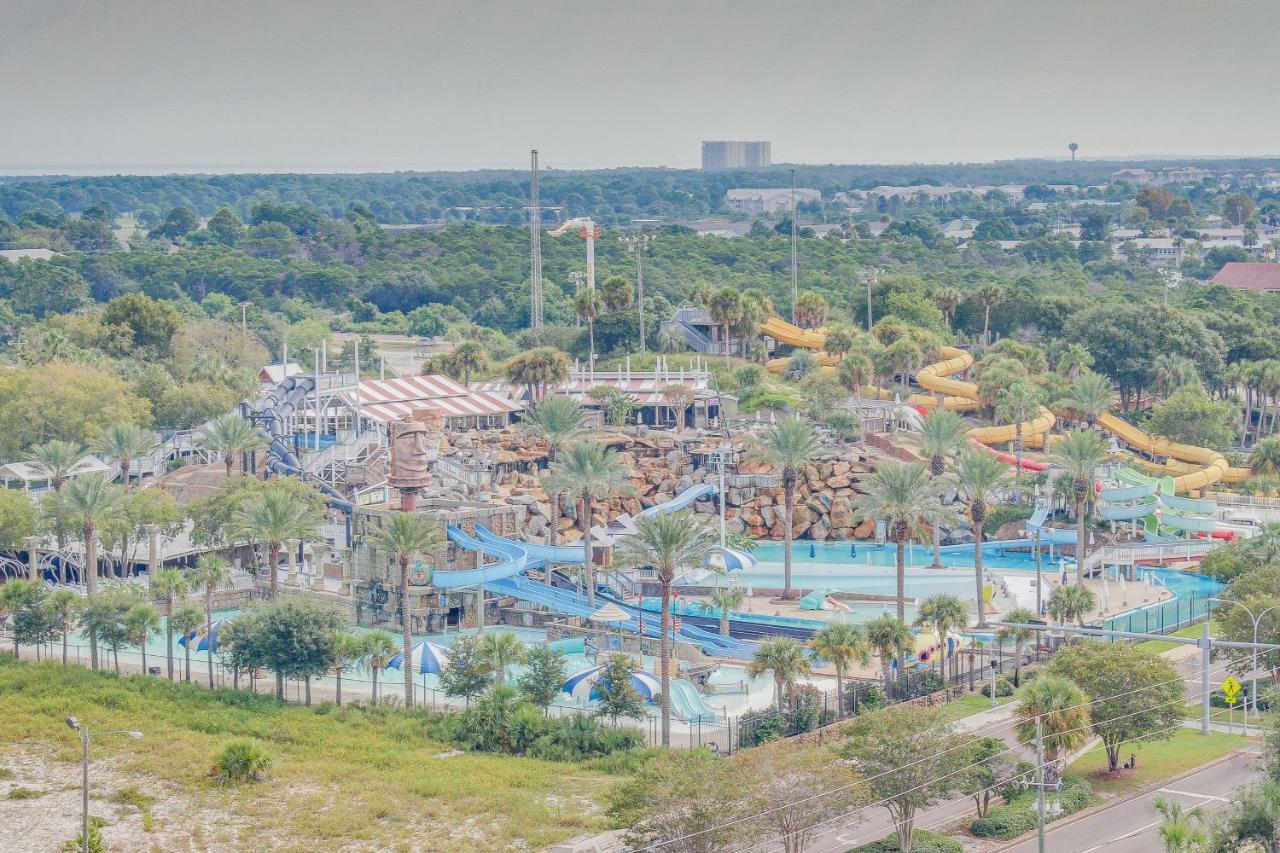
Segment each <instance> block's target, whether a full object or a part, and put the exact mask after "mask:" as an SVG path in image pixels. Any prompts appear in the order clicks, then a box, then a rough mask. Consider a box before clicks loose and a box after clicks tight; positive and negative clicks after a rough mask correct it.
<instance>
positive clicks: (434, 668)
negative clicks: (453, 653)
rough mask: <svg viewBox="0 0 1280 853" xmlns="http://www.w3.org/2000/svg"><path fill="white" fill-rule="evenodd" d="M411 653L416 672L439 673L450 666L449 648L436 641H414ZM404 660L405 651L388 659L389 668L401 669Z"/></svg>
mask: <svg viewBox="0 0 1280 853" xmlns="http://www.w3.org/2000/svg"><path fill="white" fill-rule="evenodd" d="M409 654H410V655H411V656H412V657H411V660H412V661H413V663H412V664H411V668H412V670H413V671H414V672H417V673H423V672H430V673H436V674H437V675H438V674H439V673H440V671H441V670H443V669H446V668H448V666H449V650H448V649H447V648H445V647H444V646H440V645H436V644H435V643H428V642H422V643H414V644H413V645H412V646H411V647H410V648H409ZM403 662H404V652H401V653H400V654H398V655H396V656H395V657H393V658H392V659H391V660H389V661H387V667H388V668H389V669H399V668H400V665H401V664H402V663H403Z"/></svg>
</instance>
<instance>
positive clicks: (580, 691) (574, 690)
mask: <svg viewBox="0 0 1280 853" xmlns="http://www.w3.org/2000/svg"><path fill="white" fill-rule="evenodd" d="M603 676H604V667H603V666H593V667H591V668H590V669H584V670H583V671H582V672H578V673H574V674H573V675H571V676H569V678H568V680H566V681H565V683H564V687H562V688H561V689H562V690H563V691H564V692H565V693H568V694H569V695H570V696H572V697H574V698H575V699H584V700H588V701H590V700H592V699H599V698H600V695H599V694H598V693H597V692H596V685H597V684H598V683H599V682H600V679H601V678H602V677H603ZM606 683H607V682H606ZM631 686H632V687H634V688H635V689H636V690H637V691H638V692H639V693H640V695H641V696H643V697H644V698H645V701H648V702H652V701H653V697H654V696H657V695H658V694H659V693H660V692H661V691H662V683H661V682H660V681H658V678H657V676H655V675H654V674H653V673H651V672H633V673H631Z"/></svg>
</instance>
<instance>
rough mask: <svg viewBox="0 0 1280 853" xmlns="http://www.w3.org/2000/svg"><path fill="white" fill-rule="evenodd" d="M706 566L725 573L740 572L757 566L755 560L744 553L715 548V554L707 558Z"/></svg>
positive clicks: (732, 549) (731, 549)
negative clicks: (712, 566) (711, 566)
mask: <svg viewBox="0 0 1280 853" xmlns="http://www.w3.org/2000/svg"><path fill="white" fill-rule="evenodd" d="M707 564H708V565H714V566H716V567H717V568H721V569H723V570H724V571H726V572H740V571H742V570H744V569H746V570H750V569H754V568H755V567H756V565H757V563H756V558H755V557H753V556H751V555H750V554H748V553H747V552H746V551H738V550H737V549H734V548H724V549H719V548H717V549H716V551H715V553H714V554H712V555H711V556H710V557H708V558H707Z"/></svg>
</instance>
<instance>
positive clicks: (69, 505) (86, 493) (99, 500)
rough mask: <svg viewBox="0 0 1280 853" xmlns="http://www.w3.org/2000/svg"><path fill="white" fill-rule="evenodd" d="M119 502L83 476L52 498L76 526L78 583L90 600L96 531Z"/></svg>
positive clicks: (98, 481)
mask: <svg viewBox="0 0 1280 853" xmlns="http://www.w3.org/2000/svg"><path fill="white" fill-rule="evenodd" d="M122 498H123V496H122V495H121V494H120V490H119V489H118V488H116V486H115V485H113V484H112V483H111V482H110V481H109V480H107V478H106V477H104V476H102V475H101V474H86V475H85V476H83V477H79V478H77V479H75V480H71V481H70V482H68V483H67V484H66V486H65V487H64V488H63V490H62V491H61V492H58V493H57V496H56V506H57V509H58V512H59V513H60V514H61V516H62V517H63V518H64V519H66V520H67V522H68V523H69V524H77V525H79V526H80V532H81V535H82V537H83V541H84V569H83V571H82V575H83V577H82V578H81V580H83V581H84V583H85V588H86V589H87V590H88V592H89V596H90V597H92V596H94V595H96V594H97V592H98V534H97V531H98V528H99V527H100V526H101V525H102V524H103V523H104V522H105V521H107V520H108V519H110V518H113V517H114V516H115V514H116V512H117V511H118V510H119V508H120V503H121V500H122ZM95 659H96V655H95ZM95 665H96V660H95Z"/></svg>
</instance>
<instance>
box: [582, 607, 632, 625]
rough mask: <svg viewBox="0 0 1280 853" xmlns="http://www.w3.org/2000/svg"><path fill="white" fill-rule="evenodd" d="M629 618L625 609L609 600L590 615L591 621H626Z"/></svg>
mask: <svg viewBox="0 0 1280 853" xmlns="http://www.w3.org/2000/svg"><path fill="white" fill-rule="evenodd" d="M630 618H631V616H630V614H628V613H627V611H625V610H623V609H622V608H621V607H619V606H618V605H616V604H614V603H613V602H609V603H608V604H606V605H605V606H604V607H601V608H600V609H599V610H597V611H596V612H595V613H592V614H591V616H590V619H591V621H592V622H626V621H627V620H628V619H630Z"/></svg>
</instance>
